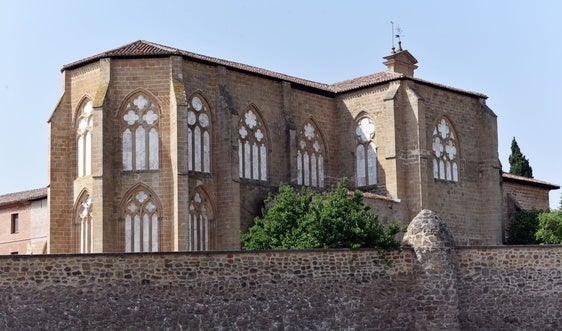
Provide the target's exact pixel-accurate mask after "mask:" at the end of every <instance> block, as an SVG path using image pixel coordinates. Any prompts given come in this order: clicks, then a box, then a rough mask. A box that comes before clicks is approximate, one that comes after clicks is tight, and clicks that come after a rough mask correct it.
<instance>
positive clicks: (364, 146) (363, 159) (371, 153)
mask: <svg viewBox="0 0 562 331" xmlns="http://www.w3.org/2000/svg"><path fill="white" fill-rule="evenodd" d="M374 139H375V125H374V124H373V123H372V122H371V119H370V118H368V117H363V118H361V119H360V120H359V121H358V122H357V127H356V129H355V142H356V145H355V158H356V175H357V186H359V187H360V186H367V185H375V184H376V183H377V150H376V147H375V142H374Z"/></svg>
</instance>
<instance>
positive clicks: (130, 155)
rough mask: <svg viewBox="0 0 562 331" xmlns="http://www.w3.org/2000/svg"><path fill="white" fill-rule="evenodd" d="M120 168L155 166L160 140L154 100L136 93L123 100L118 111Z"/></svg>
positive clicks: (157, 165)
mask: <svg viewBox="0 0 562 331" xmlns="http://www.w3.org/2000/svg"><path fill="white" fill-rule="evenodd" d="M121 115H122V116H121V119H122V126H123V131H122V143H123V170H157V169H158V168H159V164H160V163H159V162H160V161H159V154H160V142H159V134H158V122H159V111H158V106H157V103H156V102H155V101H154V100H152V99H151V98H149V97H148V96H147V95H146V94H144V93H137V94H135V95H134V96H133V97H131V98H130V99H129V101H128V102H127V103H126V106H125V109H124V110H123V111H122V114H121Z"/></svg>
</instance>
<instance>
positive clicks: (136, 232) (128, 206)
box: [124, 187, 160, 253]
mask: <svg viewBox="0 0 562 331" xmlns="http://www.w3.org/2000/svg"><path fill="white" fill-rule="evenodd" d="M158 206H159V204H158V201H157V199H156V198H155V197H154V196H153V195H152V194H151V193H150V192H149V191H148V190H146V189H144V188H142V187H141V188H139V189H137V190H135V191H134V192H133V193H131V194H130V195H129V196H128V198H127V199H126V200H125V205H124V213H125V217H124V220H125V225H124V226H125V231H124V234H125V238H124V239H125V252H127V253H129V252H157V251H158V249H159V241H160V240H159V238H160V237H159V232H160V210H159V209H160V208H159V207H158Z"/></svg>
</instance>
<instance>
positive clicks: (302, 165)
mask: <svg viewBox="0 0 562 331" xmlns="http://www.w3.org/2000/svg"><path fill="white" fill-rule="evenodd" d="M297 171H298V178H297V183H298V184H299V185H304V186H312V187H320V188H323V187H324V142H323V141H322V137H321V136H320V133H319V130H318V128H317V127H316V126H315V125H314V123H313V122H312V121H308V122H306V123H305V124H304V125H303V127H302V128H301V130H300V131H299V135H298V138H297Z"/></svg>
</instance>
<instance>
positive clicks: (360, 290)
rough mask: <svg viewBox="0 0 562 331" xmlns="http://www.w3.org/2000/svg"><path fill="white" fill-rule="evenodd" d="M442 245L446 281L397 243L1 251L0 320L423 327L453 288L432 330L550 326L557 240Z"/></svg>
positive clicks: (556, 321)
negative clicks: (445, 312) (376, 246)
mask: <svg viewBox="0 0 562 331" xmlns="http://www.w3.org/2000/svg"><path fill="white" fill-rule="evenodd" d="M434 253H435V251H434ZM448 255H450V256H451V259H452V260H454V261H455V262H454V263H453V265H454V268H453V269H454V271H453V273H454V274H456V276H455V279H453V281H452V282H451V279H450V278H447V277H444V278H445V279H443V281H439V279H440V278H439V277H438V272H439V270H437V269H436V268H435V264H434V265H433V266H432V267H428V266H429V265H430V264H431V263H432V262H431V261H428V260H427V259H425V260H424V258H422V259H420V256H419V255H418V256H416V253H415V252H414V250H413V249H411V248H407V247H406V248H405V249H404V250H403V251H402V252H390V253H384V254H382V255H381V254H379V253H378V252H377V251H374V250H360V251H350V250H307V251H268V252H213V253H152V254H148V253H147V254H90V255H35V256H17V257H16V256H2V257H0V293H1V295H0V329H2V330H27V329H49V330H62V329H64V330H87V329H120V330H139V329H157V330H186V329H189V330H210V329H216V330H221V329H222V330H248V329H250V330H282V329H283V330H297V329H298V330H431V329H435V327H436V326H438V325H440V324H439V323H440V321H439V318H440V316H441V315H442V314H440V313H439V311H442V307H440V306H439V305H440V304H442V303H443V302H444V301H443V300H442V298H443V297H447V296H453V297H454V296H455V295H458V298H455V299H454V300H449V302H458V308H457V311H458V313H457V316H458V324H455V323H453V324H447V325H449V327H447V328H440V329H450V330H559V329H561V328H562V313H561V312H562V268H561V260H562V247H560V246H530V247H477V248H458V247H457V248H454V249H453V250H452V253H449V254H448ZM425 257H427V255H425ZM420 261H421V262H420ZM442 261H443V260H441V262H442ZM440 267H443V265H441V266H440ZM449 274H450V273H449ZM436 276H437V277H436ZM443 285H446V286H443ZM446 308H447V309H449V311H450V307H446ZM454 315H455V314H454V312H453V313H452V315H451V314H449V317H450V316H454ZM428 318H430V319H432V320H430V321H428ZM448 322H450V321H448ZM451 325H452V326H451Z"/></svg>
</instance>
